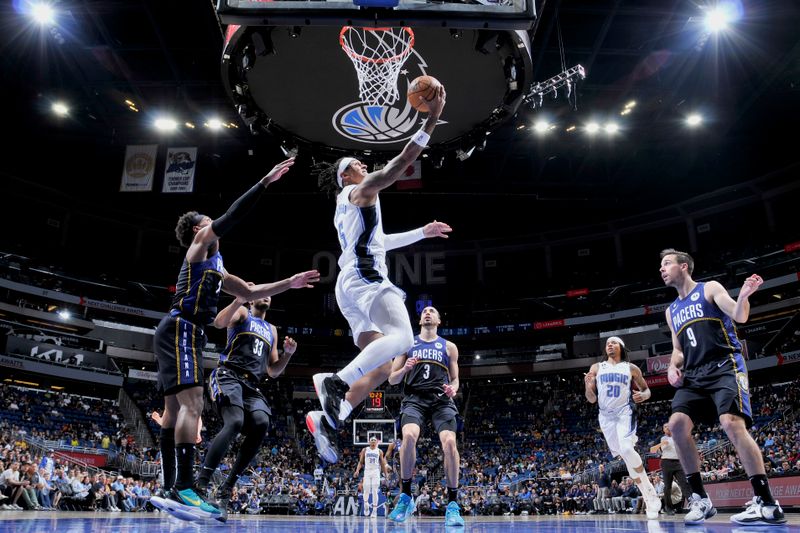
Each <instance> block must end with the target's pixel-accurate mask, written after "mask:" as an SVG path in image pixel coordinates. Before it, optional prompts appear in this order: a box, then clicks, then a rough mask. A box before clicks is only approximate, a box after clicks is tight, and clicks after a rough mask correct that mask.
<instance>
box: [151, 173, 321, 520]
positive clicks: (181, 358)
mask: <svg viewBox="0 0 800 533" xmlns="http://www.w3.org/2000/svg"><path fill="white" fill-rule="evenodd" d="M292 164H294V160H293V159H288V160H286V161H284V162H282V163H278V164H277V165H275V167H274V168H273V169H272V170H271V171H270V172H269V174H267V175H266V176H264V177H263V178H262V179H261V180H259V182H258V183H256V184H255V185H254V186H253V187H252V188H251V189H250V190H249V191H247V192H246V193H244V195H242V196H241V197H240V198H239V199H238V200H236V201H235V202H234V203H233V204H232V205H231V207H230V208H229V209H228V211H227V212H226V213H225V214H224V215H222V216H221V217H219V218H218V219H216V220H211V218H209V217H207V216H204V215H201V214H199V213H197V212H196V211H190V212H188V213H185V214H184V215H182V216H181V217H180V219H178V225H177V227H176V228H175V234H176V236H177V238H178V241H179V242H180V243H181V245H183V246H185V247H187V248H188V250H187V251H186V258H185V259H184V261H183V265H182V266H181V270H180V274H179V275H178V283H177V287H176V292H175V297H174V299H173V301H172V308H171V309H170V312H169V314H168V315H167V316H165V317H164V318H163V319H162V320H161V322H160V323H159V325H158V328H156V332H155V336H154V339H153V350H154V352H155V358H156V363H157V365H158V383H159V388H160V390H161V391H162V392H163V393H164V415H163V417H162V423H161V443H160V444H161V460H162V471H163V476H164V497H163V498H162V497H160V496H154V497H153V498H152V499H151V502H152V503H153V505H155V506H156V507H159V508H161V509H162V510H166V511H167V512H170V513H171V514H173V515H174V516H176V517H178V518H183V519H187V520H191V517H193V516H194V517H196V518H214V519H217V518H219V517H220V511H219V509H218V508H217V507H216V506H214V505H210V504H209V503H208V502H207V501H206V500H205V499H204V498H203V497H202V496H200V495H199V494H198V493H197V491H195V482H194V473H193V471H192V469H193V467H194V460H195V453H196V449H195V446H196V445H195V437H196V431H197V424H198V419H199V418H200V414H201V412H202V411H203V366H202V363H203V361H202V359H203V356H202V353H203V347H205V345H206V335H205V332H204V331H203V328H204V327H205V326H206V325H208V324H210V323H211V322H212V321H213V320H214V317H215V316H216V314H217V301H218V300H219V292H220V290H224V291H225V292H228V293H230V294H233V295H234V296H237V297H243V298H245V299H247V300H256V299H259V298H264V297H267V296H272V295H274V294H278V293H280V292H283V291H285V290H287V289H292V288H303V287H311V286H312V285H311V283H314V282H316V281H318V280H319V273H318V272H317V271H316V270H311V271H308V272H303V273H300V274H295V275H294V276H292V277H291V278H287V279H285V280H283V281H278V282H275V283H266V284H263V285H253V286H250V285H248V284H247V283H245V282H244V281H243V280H242V279H241V278H238V277H236V276H234V275H232V274H229V273H228V272H227V271H226V270H225V268H224V267H223V265H222V256H221V255H220V253H219V239H220V238H221V237H222V236H223V235H225V234H226V233H227V232H228V231H230V230H231V228H233V226H234V225H235V224H236V223H237V222H238V221H239V220H241V219H242V218H243V217H244V215H245V214H246V213H247V212H248V211H250V209H251V208H252V207H253V206H254V205H255V204H256V202H257V201H258V199H259V198H260V197H261V194H262V193H263V192H264V190H265V189H266V188H267V186H268V185H269V184H270V183H272V182H274V181H277V180H278V179H279V178H280V177H281V176H283V175H284V174H285V173H286V172H287V171H288V170H289V168H290V167H291V166H292ZM176 452H177V461H176V457H175V456H176ZM176 462H177V472H176ZM176 474H177V475H176Z"/></svg>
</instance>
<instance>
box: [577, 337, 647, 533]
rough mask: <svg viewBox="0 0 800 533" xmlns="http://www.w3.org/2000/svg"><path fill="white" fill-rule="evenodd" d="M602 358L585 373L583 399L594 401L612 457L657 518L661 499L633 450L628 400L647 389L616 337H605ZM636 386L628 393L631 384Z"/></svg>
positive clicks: (633, 425) (633, 417) (632, 419)
mask: <svg viewBox="0 0 800 533" xmlns="http://www.w3.org/2000/svg"><path fill="white" fill-rule="evenodd" d="M606 355H607V357H608V358H607V359H606V360H605V361H602V362H599V363H595V364H593V365H592V366H591V368H590V369H589V373H588V374H585V377H584V385H585V388H586V391H585V394H586V399H587V400H589V402H590V403H595V402H596V403H597V405H598V407H599V408H600V414H599V415H598V418H599V420H600V429H601V430H602V431H603V436H604V437H605V438H606V443H608V448H609V450H611V453H612V454H614V456H617V455H619V456H621V457H622V460H623V461H624V462H625V466H626V467H627V468H628V474H630V476H631V479H633V480H634V482H635V483H636V485H637V486H638V487H639V490H640V491H641V493H642V496H643V497H644V501H645V510H646V512H647V519H648V520H655V519H657V518H658V512H659V511H660V510H661V500H660V499H659V497H658V494H657V493H656V489H655V488H654V487H653V484H652V483H650V479H649V478H648V477H647V472H645V471H644V463H643V462H642V458H641V457H640V456H639V454H638V453H636V448H634V445H635V444H636V442H637V441H638V440H639V437H637V436H636V426H637V423H636V413H635V412H634V410H633V407H632V404H631V399H633V401H634V402H636V403H642V402H644V401H646V400H647V399H649V398H650V388H649V387H648V386H647V382H646V381H645V380H644V378H643V377H642V371H641V369H640V368H639V367H638V366H636V365H634V364H631V363H629V362H628V351H627V350H626V349H625V343H624V342H623V341H622V339H620V338H619V337H609V338H608V340H607V341H606ZM633 384H635V385H636V387H637V388H638V389H639V390H637V391H636V392H634V393H633V394H631V386H632V385H633Z"/></svg>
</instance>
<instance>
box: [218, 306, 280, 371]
mask: <svg viewBox="0 0 800 533" xmlns="http://www.w3.org/2000/svg"><path fill="white" fill-rule="evenodd" d="M274 340H275V339H273V337H272V327H271V326H270V324H269V322H267V321H266V320H262V319H260V318H256V317H254V316H253V315H251V314H250V313H248V314H247V319H246V320H245V321H244V322H242V323H241V324H238V325H236V326H234V327H232V328H228V344H227V345H226V346H225V349H224V350H222V353H221V354H220V356H219V361H220V363H225V366H229V367H231V368H233V369H234V370H240V371H243V372H247V373H248V374H250V375H251V376H253V377H254V378H255V379H256V380H257V381H261V380H263V379H264V377H265V375H266V373H267V363H269V356H270V353H271V352H272V343H273V342H274Z"/></svg>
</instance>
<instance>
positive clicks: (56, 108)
mask: <svg viewBox="0 0 800 533" xmlns="http://www.w3.org/2000/svg"><path fill="white" fill-rule="evenodd" d="M50 109H51V110H52V111H53V113H55V114H56V115H57V116H59V117H66V116H67V115H69V107H67V104H65V103H64V102H53V105H52V106H51V107H50Z"/></svg>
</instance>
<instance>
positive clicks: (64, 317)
mask: <svg viewBox="0 0 800 533" xmlns="http://www.w3.org/2000/svg"><path fill="white" fill-rule="evenodd" d="M58 316H59V317H61V320H67V319H68V318H69V317H71V316H72V314H71V313H70V312H69V311H67V310H66V309H62V310H61V311H59V312H58Z"/></svg>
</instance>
